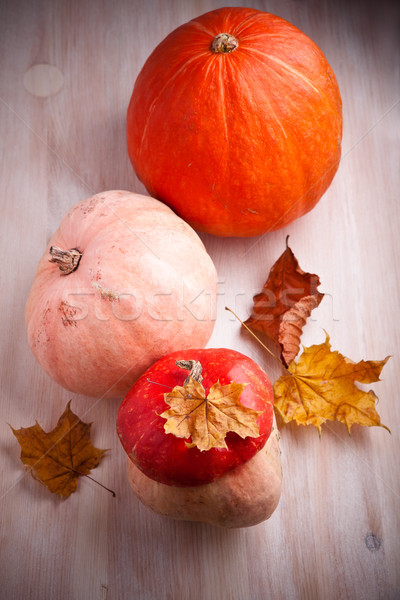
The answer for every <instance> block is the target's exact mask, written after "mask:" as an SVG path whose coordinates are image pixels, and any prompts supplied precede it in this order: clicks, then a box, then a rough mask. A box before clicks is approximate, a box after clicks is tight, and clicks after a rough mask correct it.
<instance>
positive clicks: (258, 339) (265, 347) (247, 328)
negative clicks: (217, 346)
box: [225, 306, 287, 370]
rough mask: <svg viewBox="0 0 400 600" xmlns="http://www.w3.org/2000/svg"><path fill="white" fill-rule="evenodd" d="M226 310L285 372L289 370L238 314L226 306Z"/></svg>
mask: <svg viewBox="0 0 400 600" xmlns="http://www.w3.org/2000/svg"><path fill="white" fill-rule="evenodd" d="M225 310H228V311H229V312H230V313H232V314H233V316H234V317H236V319H237V320H238V321H239V322H240V323H241V324H242V327H244V328H245V329H246V330H247V331H248V332H249V333H250V334H251V335H252V336H253V338H255V339H256V340H257V342H258V343H259V344H261V346H262V347H263V348H264V350H266V351H267V352H268V354H270V355H271V356H272V358H274V359H275V360H277V361H278V363H279V364H280V365H281V366H282V367H283V368H284V369H285V370H287V369H286V367H285V365H284V364H283V363H282V361H281V359H280V358H278V357H277V356H276V354H274V353H273V352H272V350H270V349H269V348H268V346H266V345H265V344H264V343H263V342H262V341H261V340H260V338H259V337H258V336H257V335H256V334H255V333H254V332H253V331H252V330H251V329H250V327H248V326H247V325H246V323H244V322H243V321H242V319H240V318H239V317H238V316H237V314H236V313H234V312H233V310H232V309H231V308H228V307H227V306H225Z"/></svg>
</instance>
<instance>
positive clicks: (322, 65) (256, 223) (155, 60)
mask: <svg viewBox="0 0 400 600" xmlns="http://www.w3.org/2000/svg"><path fill="white" fill-rule="evenodd" d="M220 34H226V37H225V38H223V39H222V41H221V39H219V40H218V41H219V44H217V43H216V42H214V40H215V38H217V37H218V36H219V35H220ZM233 39H234V40H236V41H237V43H235V42H234V41H232V40H233ZM213 42H214V45H215V46H216V48H217V50H216V48H213V47H212V46H213ZM221 44H222V45H221ZM341 136H342V116H341V98H340V93H339V89H338V85H337V82H336V79H335V76H334V73H333V71H332V69H331V67H330V66H329V64H328V62H327V60H326V58H325V57H324V55H323V53H322V52H321V50H320V49H319V48H318V47H317V46H316V44H315V43H314V42H313V41H312V40H310V39H309V38H308V37H307V36H306V35H305V34H303V33H302V32H301V31H300V30H299V29H297V28H296V27H294V26H293V25H291V24H290V23H288V22H287V21H285V20H283V19H281V18H279V17H277V16H274V15H271V14H269V13H264V12H261V11H257V10H254V9H248V8H224V9H219V10H215V11H212V12H209V13H206V14H205V15H202V16H201V17H199V18H197V19H194V20H192V21H190V22H189V23H187V24H185V25H182V26H181V27H179V28H178V29H176V30H175V31H173V32H172V33H171V34H170V35H168V36H167V37H166V38H165V39H164V40H163V41H162V42H161V43H160V44H159V45H158V46H157V48H156V49H155V50H154V51H153V53H152V54H151V55H150V57H149V58H148V60H147V61H146V63H145V65H144V67H143V69H142V70H141V72H140V74H139V76H138V78H137V80H136V83H135V86H134V90H133V94H132V97H131V101H130V104H129V108H128V114H127V141H128V151H129V155H130V159H131V161H132V163H133V166H134V168H135V170H136V173H137V175H138V177H139V178H140V179H141V181H142V182H143V183H144V185H145V186H146V188H147V190H148V191H149V193H150V194H151V195H152V196H154V197H156V198H159V199H160V200H162V201H164V202H165V203H167V204H168V205H170V206H171V207H172V208H173V209H174V210H175V211H176V212H177V213H178V214H179V215H180V216H182V217H183V218H184V219H185V220H187V221H188V222H189V223H190V224H191V225H192V226H193V227H194V228H195V229H198V230H201V231H206V232H208V233H212V234H216V235H221V236H253V235H258V234H261V233H264V232H266V231H272V230H275V229H278V228H281V227H283V226H285V225H287V224H288V223H290V222H291V221H293V220H294V219H296V218H298V217H300V216H301V215H303V214H305V213H306V212H308V211H309V210H311V209H312V208H313V207H314V206H315V204H316V203H317V201H318V200H319V199H320V197H321V196H322V194H323V193H324V192H325V191H326V189H327V188H328V186H329V185H330V183H331V181H332V178H333V176H334V174H335V172H336V170H337V168H338V164H339V160H340V147H341Z"/></svg>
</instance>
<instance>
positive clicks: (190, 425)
mask: <svg viewBox="0 0 400 600" xmlns="http://www.w3.org/2000/svg"><path fill="white" fill-rule="evenodd" d="M244 387H245V384H242V383H230V384H228V385H221V384H220V383H219V381H218V382H217V383H215V384H214V385H213V386H211V388H210V391H209V393H208V396H206V392H205V389H204V387H203V386H202V384H201V383H199V382H198V381H195V380H194V379H193V378H190V379H189V381H188V383H187V384H185V385H183V386H176V387H174V389H173V390H172V391H171V392H168V393H166V394H165V396H164V399H165V402H166V403H167V404H168V406H169V407H170V408H169V409H168V410H166V411H165V412H163V413H162V415H161V416H162V417H163V418H164V419H167V421H166V423H165V424H164V429H165V431H166V433H172V434H173V435H175V436H176V437H180V438H191V443H192V445H195V446H197V448H199V450H209V449H210V448H227V445H226V442H225V436H226V434H227V433H228V432H229V431H234V432H235V433H237V434H238V435H240V436H241V437H242V438H245V437H247V436H250V437H257V436H258V435H259V429H258V425H257V418H258V417H259V415H260V414H261V412H259V411H256V410H253V409H252V408H247V407H246V406H244V405H243V404H242V403H241V402H240V395H241V393H242V391H243V389H244Z"/></svg>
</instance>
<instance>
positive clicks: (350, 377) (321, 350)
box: [274, 335, 389, 434]
mask: <svg viewBox="0 0 400 600" xmlns="http://www.w3.org/2000/svg"><path fill="white" fill-rule="evenodd" d="M388 360H389V356H387V357H386V358H385V359H384V360H378V361H371V360H368V361H364V360H362V361H360V362H358V363H355V362H353V361H352V360H350V359H348V358H346V357H345V356H343V355H342V354H340V353H339V352H336V351H332V350H331V345H330V343H329V336H328V335H327V336H326V340H325V342H324V343H323V344H319V345H314V346H310V347H309V348H304V351H303V353H302V354H301V355H300V357H299V360H298V362H297V363H295V362H292V363H291V364H290V366H289V373H288V374H287V375H283V376H282V377H280V378H279V379H278V380H277V381H276V382H275V384H274V398H275V409H276V410H277V412H278V414H279V415H280V416H281V417H282V419H283V421H284V422H285V423H289V422H290V421H295V422H296V423H297V425H315V427H316V428H317V429H318V431H319V433H320V434H321V425H322V424H323V423H324V422H325V421H328V420H329V421H340V422H341V423H344V424H345V425H346V427H347V429H348V431H349V433H350V429H351V427H352V425H354V424H355V423H357V424H359V425H364V426H368V427H371V426H373V425H379V426H382V427H385V426H384V425H382V424H381V421H380V417H379V415H378V413H377V411H376V408H375V401H376V400H377V397H376V395H375V394H374V392H373V391H372V390H370V391H368V392H365V391H363V390H361V389H360V388H359V387H357V386H356V385H355V382H359V383H373V382H375V381H379V380H380V379H379V376H380V373H381V371H382V369H383V367H384V365H385V364H386V362H387V361H388ZM385 429H387V427H385Z"/></svg>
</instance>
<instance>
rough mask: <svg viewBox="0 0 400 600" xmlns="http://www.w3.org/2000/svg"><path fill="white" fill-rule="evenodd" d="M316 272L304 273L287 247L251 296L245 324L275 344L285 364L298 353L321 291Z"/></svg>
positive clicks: (320, 298)
mask: <svg viewBox="0 0 400 600" xmlns="http://www.w3.org/2000/svg"><path fill="white" fill-rule="evenodd" d="M319 284H320V280H319V277H318V275H314V274H311V273H305V272H304V271H303V270H302V269H301V268H300V267H299V263H298V261H297V259H296V257H295V255H294V254H293V252H292V250H291V249H290V248H289V246H288V243H287V239H286V250H285V251H284V252H283V254H282V255H281V256H280V257H279V258H278V260H277V261H276V262H275V264H274V265H273V266H272V268H271V271H270V274H269V277H268V280H267V281H266V283H265V284H264V287H263V289H262V291H261V292H260V293H259V294H257V295H256V296H254V298H253V301H254V306H253V310H252V313H251V316H250V317H249V318H248V319H247V321H246V322H245V324H246V325H247V326H248V327H249V328H250V329H251V330H253V331H257V332H261V333H263V334H264V335H266V336H267V337H268V338H270V339H272V340H273V341H274V342H275V343H277V344H279V347H280V351H281V360H282V362H283V363H284V364H285V365H288V364H290V363H291V361H292V360H293V359H294V358H295V356H296V355H297V354H298V351H299V348H300V336H301V334H302V331H303V327H304V325H305V322H306V320H307V318H308V317H309V316H310V314H311V311H312V310H313V309H314V308H316V307H317V306H318V305H319V303H320V302H321V300H322V298H323V297H324V294H322V293H320V292H318V291H317V288H318V286H319Z"/></svg>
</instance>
